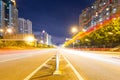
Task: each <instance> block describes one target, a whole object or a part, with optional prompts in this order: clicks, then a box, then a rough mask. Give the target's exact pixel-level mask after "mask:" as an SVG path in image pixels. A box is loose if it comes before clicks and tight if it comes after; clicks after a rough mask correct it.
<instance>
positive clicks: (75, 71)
mask: <svg viewBox="0 0 120 80" xmlns="http://www.w3.org/2000/svg"><path fill="white" fill-rule="evenodd" d="M62 56H63V54H62ZM63 58H64V59H65V60H66V61H67V63H68V64H69V66H70V67H71V68H72V70H73V72H74V73H75V74H76V76H77V77H78V79H79V80H84V79H83V78H82V76H81V75H80V74H79V73H78V71H77V70H76V69H75V68H74V67H73V65H72V64H71V63H70V62H69V61H68V59H67V58H66V57H65V56H63Z"/></svg>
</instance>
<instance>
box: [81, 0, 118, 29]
mask: <svg viewBox="0 0 120 80" xmlns="http://www.w3.org/2000/svg"><path fill="white" fill-rule="evenodd" d="M118 12H120V0H95V2H94V3H93V4H92V5H91V6H90V7H88V8H86V9H84V10H83V11H82V13H81V14H80V16H79V26H80V29H81V30H82V29H83V28H84V29H86V30H87V29H89V28H91V27H94V26H95V25H96V24H99V23H101V24H102V22H103V21H105V20H108V19H110V18H111V16H112V15H114V14H116V13H118Z"/></svg>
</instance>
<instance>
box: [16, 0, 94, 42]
mask: <svg viewBox="0 0 120 80" xmlns="http://www.w3.org/2000/svg"><path fill="white" fill-rule="evenodd" d="M93 2H94V0H82V1H81V0H37V1H33V0H17V6H18V9H19V17H22V18H25V19H30V20H31V21H32V23H33V31H34V32H36V31H42V30H45V31H47V32H48V33H49V34H50V35H52V36H55V37H59V38H65V37H70V34H69V30H70V27H71V26H72V25H78V23H79V15H80V14H81V11H82V10H83V9H85V8H86V7H89V6H90V5H91V4H92V3H93ZM62 40H63V39H62ZM62 40H61V41H62Z"/></svg>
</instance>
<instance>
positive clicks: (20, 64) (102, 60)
mask: <svg viewBox="0 0 120 80" xmlns="http://www.w3.org/2000/svg"><path fill="white" fill-rule="evenodd" d="M57 52H60V53H61V54H62V55H63V56H64V57H65V58H66V59H67V60H68V61H69V62H70V63H71V65H72V66H73V67H74V68H75V69H76V71H77V72H78V74H79V75H80V76H81V77H82V78H83V80H120V56H114V55H105V54H100V53H99V54H96V53H93V52H84V51H74V50H70V49H69V50H68V49H45V50H23V51H22V50H21V51H10V52H9V51H6V52H4V51H3V52H0V80H24V79H25V78H26V77H27V76H28V75H29V74H31V73H32V72H33V71H35V70H36V69H37V68H38V67H40V66H41V65H42V64H44V63H45V62H46V61H47V60H49V58H51V57H52V56H54V55H55V54H56V53H57Z"/></svg>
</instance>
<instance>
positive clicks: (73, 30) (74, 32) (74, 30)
mask: <svg viewBox="0 0 120 80" xmlns="http://www.w3.org/2000/svg"><path fill="white" fill-rule="evenodd" d="M77 32H78V28H77V26H73V27H72V28H71V33H72V34H73V35H75V34H76V33H77ZM74 45H75V42H73V43H72V47H73V48H75V46H74Z"/></svg>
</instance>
